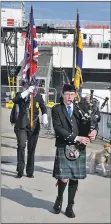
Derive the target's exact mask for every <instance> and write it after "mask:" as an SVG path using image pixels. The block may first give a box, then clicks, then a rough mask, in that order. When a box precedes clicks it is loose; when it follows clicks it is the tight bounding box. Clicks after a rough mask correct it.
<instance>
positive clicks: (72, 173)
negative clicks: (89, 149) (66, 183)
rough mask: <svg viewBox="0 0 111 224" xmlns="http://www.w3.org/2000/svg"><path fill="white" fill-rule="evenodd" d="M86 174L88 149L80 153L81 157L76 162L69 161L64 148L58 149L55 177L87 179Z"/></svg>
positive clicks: (54, 170)
mask: <svg viewBox="0 0 111 224" xmlns="http://www.w3.org/2000/svg"><path fill="white" fill-rule="evenodd" d="M86 176H87V174H86V149H82V150H81V151H80V157H79V158H78V159H76V160H73V161H71V160H68V159H67V158H66V156H65V153H64V147H57V148H56V155H55V162H54V169H53V177H55V178H56V179H65V178H66V179H85V178H86Z"/></svg>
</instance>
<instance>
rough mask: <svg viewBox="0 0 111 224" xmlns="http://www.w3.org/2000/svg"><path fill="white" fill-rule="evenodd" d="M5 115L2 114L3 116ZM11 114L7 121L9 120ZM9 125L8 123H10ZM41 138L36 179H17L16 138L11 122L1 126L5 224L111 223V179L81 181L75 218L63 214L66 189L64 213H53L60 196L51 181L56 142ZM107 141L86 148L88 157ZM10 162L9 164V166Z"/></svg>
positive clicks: (65, 199)
mask: <svg viewBox="0 0 111 224" xmlns="http://www.w3.org/2000/svg"><path fill="white" fill-rule="evenodd" d="M2 116H3V114H2ZM8 116H9V115H8V114H7V118H6V121H7V119H8ZM7 122H8V121H7ZM40 136H43V138H39V141H38V145H37V148H36V156H35V173H34V175H35V178H34V179H28V178H27V177H26V176H25V174H24V176H23V178H21V179H16V178H15V175H16V138H15V135H14V134H13V132H12V127H10V125H9V123H7V125H4V126H3V123H2V150H1V155H2V165H1V172H2V178H1V180H2V186H1V187H2V188H1V195H2V198H1V206H2V215H1V216H2V218H1V222H2V223H15V222H16V223H52V222H53V223H73V222H75V223H104V222H105V223H110V179H109V178H104V177H101V176H97V175H88V177H87V178H86V179H85V180H81V181H80V182H79V189H78V192H77V195H76V199H75V213H76V218H75V219H69V218H67V217H66V216H65V215H64V211H65V207H66V205H67V188H66V190H65V193H64V203H63V208H62V213H61V214H59V215H55V214H53V209H52V207H53V204H54V201H55V197H56V194H57V188H56V186H55V184H56V181H55V179H54V178H52V169H53V162H54V155H55V147H54V141H55V140H54V139H53V138H52V139H51V138H50V139H47V138H45V136H44V135H42V134H41V135H40ZM103 144H104V142H102V141H100V140H97V141H96V142H95V143H93V144H90V145H89V147H88V148H87V154H89V153H90V152H91V151H94V150H97V149H99V150H101V149H102V147H103ZM7 162H8V163H7Z"/></svg>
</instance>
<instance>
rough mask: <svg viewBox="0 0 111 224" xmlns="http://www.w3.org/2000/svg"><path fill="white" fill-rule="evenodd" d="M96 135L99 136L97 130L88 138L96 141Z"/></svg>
mask: <svg viewBox="0 0 111 224" xmlns="http://www.w3.org/2000/svg"><path fill="white" fill-rule="evenodd" d="M96 134H97V131H96V130H93V131H91V133H90V134H89V135H88V137H89V138H90V140H91V141H94V140H95V138H96Z"/></svg>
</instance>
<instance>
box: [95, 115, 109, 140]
mask: <svg viewBox="0 0 111 224" xmlns="http://www.w3.org/2000/svg"><path fill="white" fill-rule="evenodd" d="M98 125H99V131H98V137H100V138H101V139H103V140H107V141H109V142H111V113H105V112H101V121H100V122H99V123H98Z"/></svg>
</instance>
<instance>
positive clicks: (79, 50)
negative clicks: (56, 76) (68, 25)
mask: <svg viewBox="0 0 111 224" xmlns="http://www.w3.org/2000/svg"><path fill="white" fill-rule="evenodd" d="M82 63H83V41H82V34H81V30H80V21H79V12H78V10H77V20H76V73H75V78H74V85H75V88H76V89H77V90H79V89H80V90H82V88H81V87H82V85H83V79H82ZM80 92H81V91H80Z"/></svg>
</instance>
